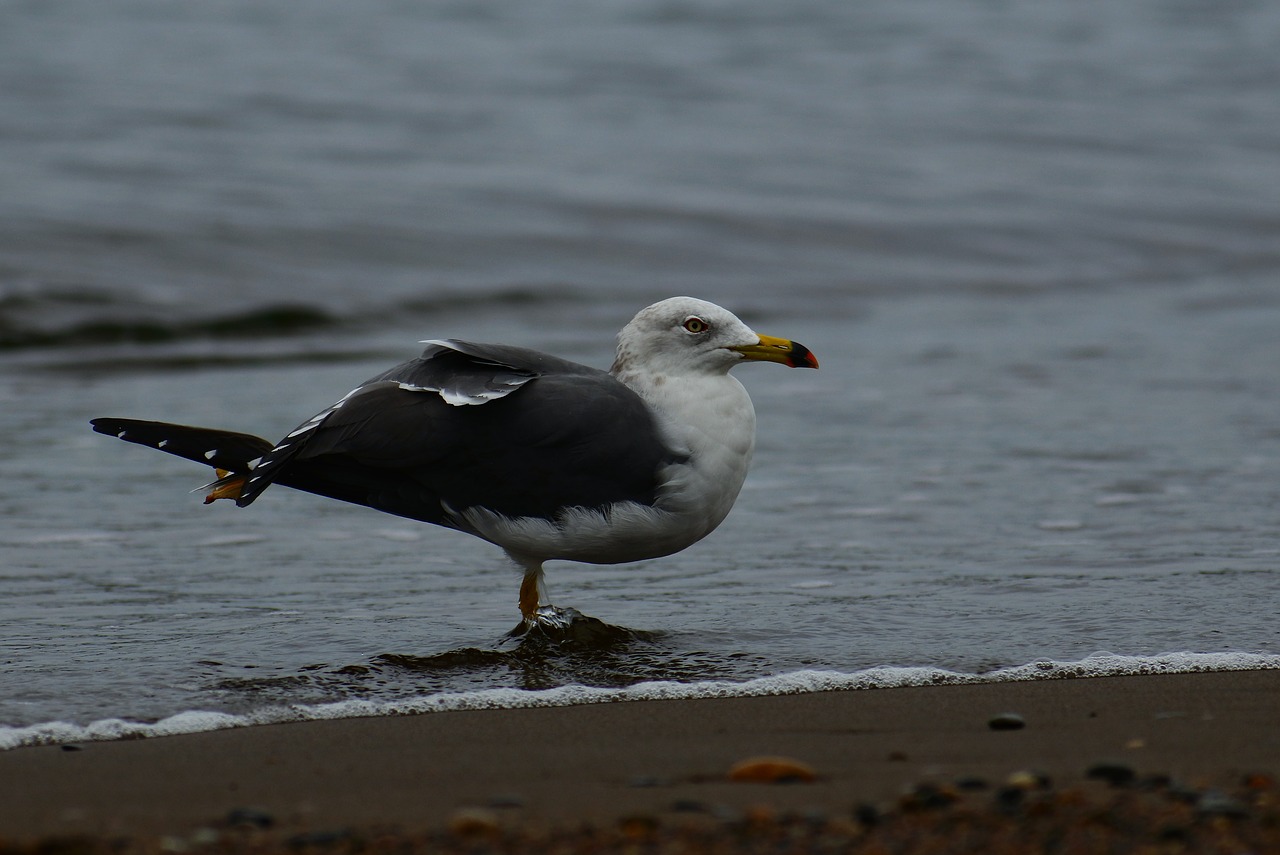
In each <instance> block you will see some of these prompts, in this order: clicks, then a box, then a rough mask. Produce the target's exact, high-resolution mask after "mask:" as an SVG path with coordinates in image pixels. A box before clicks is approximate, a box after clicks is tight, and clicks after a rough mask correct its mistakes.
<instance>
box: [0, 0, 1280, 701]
mask: <svg viewBox="0 0 1280 855" xmlns="http://www.w3.org/2000/svg"><path fill="white" fill-rule="evenodd" d="M1278 39H1280V6H1277V5H1276V4H1272V3H1266V2H1232V3H1218V4H1211V5H1209V4H1190V3H1168V2H1133V3H1125V4H1112V5H1100V4H1078V3H1072V2H1065V0H1063V2H1057V0H1050V2H1043V3H1037V4H1006V3H995V2H976V0H975V2H949V0H948V2H943V0H926V2H917V3H911V4H871V5H868V4H852V3H845V2H836V0H797V2H791V3H787V4H776V3H772V2H750V0H748V2H734V3H725V2H715V1H714V0H685V2H678V0H662V1H661V2H659V0H629V2H621V0H620V2H606V3H600V2H591V3H586V2H550V0H537V1H536V2H525V3H503V2H474V1H473V2H453V3H439V4H412V3H398V2H381V3H375V4H361V5H358V6H357V5H352V4H344V3H338V2H326V1H325V0H313V2H306V3H299V4H288V5H275V6H264V5H262V4H259V3H255V2H249V0H213V2H207V3H201V4H171V3H163V2H141V0H136V1H135V0H118V2H112V3H97V2H88V0H81V2H74V0H73V2H67V3H58V4H52V3H43V2H14V3H6V4H3V5H0V550H2V552H0V592H2V594H3V596H0V725H8V726H22V725H29V724H33V723H38V722H47V721H52V720H69V721H76V722H88V721H92V720H95V719H100V718H105V717H113V716H119V717H125V718H132V719H140V720H150V719H157V718H161V717H164V716H167V715H172V714H174V713H176V712H180V711H182V710H190V709H205V710H224V711H230V712H244V711H251V710H254V709H259V708H262V707H264V706H270V705H277V704H290V703H319V702H325V701H332V700H343V699H353V698H370V699H389V698H398V697H413V696H419V695H423V694H429V693H434V692H469V691H475V690H479V689H486V688H493V687H517V688H531V689H535V688H547V687H553V686H560V685H571V684H582V685H593V686H623V685H629V684H632V683H636V682H639V681H646V680H678V681H696V680H707V679H719V680H729V681H739V680H747V679H751V678H754V677H758V676H764V675H771V674H780V673H785V672H789V671H796V670H803V669H820V670H821V669H829V670H835V671H843V672H855V671H858V670H861V669H865V668H870V667H873V666H877V665H931V666H938V667H943V668H948V669H955V670H959V671H965V672H982V671H987V670H991V669H996V668H1000V667H1005V666H1011V665H1018V664H1022V663H1027V662H1033V661H1038V660H1059V661H1071V660H1076V659H1080V658H1082V657H1086V656H1088V655H1090V654H1092V653H1094V652H1097V651H1112V652H1115V653H1120V654H1130V655H1139V656H1147V655H1155V654H1159V653H1162V652H1170V651H1194V652H1206V653H1215V652H1258V653H1272V654H1274V653H1280V625H1278V624H1277V621H1276V614H1277V611H1278V609H1277V606H1278V605H1280V251H1278V250H1277V247H1278V246H1280V99H1277V98H1276V97H1275V93H1276V91H1277V90H1278V88H1280V58H1278V57H1280V55H1278V54H1277V53H1276V51H1275V50H1274V45H1275V44H1276V43H1277V41H1278ZM677 293H689V294H693V295H696V296H700V297H704V298H706V299H710V300H714V301H716V302H719V303H721V304H723V305H725V306H727V307H729V308H731V309H733V310H734V311H736V312H738V313H739V314H740V315H741V316H742V317H743V318H744V319H745V320H746V321H747V322H748V323H750V324H752V325H753V326H755V327H756V328H757V329H758V330H759V331H761V332H765V333H770V334H774V335H781V336H786V337H789V338H794V339H797V340H799V341H801V342H803V343H804V344H806V345H807V346H808V347H810V348H811V349H812V350H813V351H814V352H815V354H817V356H818V358H819V359H820V360H821V363H822V368H821V370H820V371H817V372H808V371H788V370H786V369H783V368H780V367H778V366H773V365H748V366H744V367H742V368H740V369H738V370H737V374H738V376H739V378H740V379H741V380H742V381H743V382H744V383H745V384H746V385H747V387H748V388H749V390H750V391H751V394H752V396H753V399H754V400H755V403H756V409H757V412H758V415H759V444H758V449H757V457H756V462H755V466H754V468H753V472H752V475H751V477H750V479H749V481H748V484H747V487H746V489H745V490H744V492H743V494H742V496H741V498H740V499H739V502H738V505H737V507H736V508H735V510H734V512H733V513H732V514H731V515H730V517H729V519H728V521H726V522H725V524H724V525H723V526H722V527H721V528H720V529H719V530H718V531H717V532H716V533H714V534H713V535H712V536H711V537H709V538H708V539H707V540H705V541H704V542H703V543H701V544H699V545H697V546H695V547H694V548H691V549H689V550H688V551H686V552H684V553H681V554H679V555H676V556H672V557H669V558H666V559H661V560H655V561H649V562H642V563H638V564H634V565H622V566H616V567H592V566H584V565H574V564H569V563H557V564H553V565H550V566H549V568H548V569H549V582H550V586H551V593H552V597H553V599H554V600H555V601H556V602H557V603H559V604H561V605H566V606H573V607H575V608H577V609H579V610H581V611H582V612H584V613H586V614H589V615H593V616H595V617H598V618H601V619H602V620H605V621H607V622H608V623H609V624H611V625H613V626H615V627H622V628H625V629H626V630H629V632H624V633H619V634H617V635H615V636H611V637H610V638H608V639H604V640H602V641H599V642H598V643H582V644H577V645H574V644H569V645H559V646H557V645H538V644H528V645H524V646H513V645H503V646H499V645H497V643H496V642H497V640H498V638H499V637H500V636H501V635H502V633H503V632H505V631H506V630H507V629H509V628H510V627H511V626H512V625H513V624H514V622H515V619H516V617H517V612H516V608H515V599H516V592H517V588H518V584H519V579H518V573H517V572H516V571H515V570H513V569H512V568H510V567H508V566H507V565H506V564H505V563H504V559H503V558H502V556H501V554H500V552H499V551H498V550H497V549H496V548H494V547H492V546H489V545H488V544H485V543H482V542H480V541H477V540H474V539H471V538H468V537H466V536H464V535H459V534H456V533H453V532H448V531H444V530H440V529H433V528H431V527H429V526H426V525H423V524H418V523H414V522H411V521H407V520H401V519H398V518H395V517H390V516H385V515H379V514H377V513H375V512H373V511H369V510H367V509H362V508H357V507H354V506H347V505H343V504H340V503H336V502H332V501H327V500H323V499H318V498H316V497H313V496H309V495H305V494H301V493H293V492H291V491H288V490H286V489H272V490H270V491H269V492H268V493H267V494H266V495H264V496H263V497H262V498H261V499H260V500H259V501H258V502H256V503H255V504H254V505H253V506H252V507H251V508H249V509H247V510H239V509H236V508H234V507H230V506H228V505H229V503H217V504H215V505H212V506H209V507H204V506H202V504H201V501H200V494H199V493H197V494H194V495H193V494H191V493H190V491H191V490H193V489H195V488H197V487H199V485H201V484H202V483H204V482H205V481H207V480H209V479H210V477H211V475H210V474H209V473H208V472H207V471H205V470H202V469H201V468H200V467H198V466H194V465H192V464H189V463H186V462H184V461H181V460H177V459H174V458H170V457H167V456H165V455H161V454H157V453H155V452H151V451H148V450H146V449H141V448H138V447H136V446H128V445H125V444H123V443H120V442H117V441H115V440H112V439H111V438H109V437H104V436H99V435H96V434H93V433H91V432H90V431H89V428H88V424H87V422H88V419H89V418H92V417H95V416H106V415H124V416H134V417H142V418H155V419H162V420H170V421H178V422H185V423H191V424H204V425H210V426H221V427H228V428H233V429H237V430H243V431H247V432H251V433H258V434H261V435H264V436H266V437H268V438H271V439H276V438H278V437H280V436H283V435H284V434H285V433H287V432H288V431H289V430H290V429H292V428H293V427H294V426H295V425H297V424H298V423H299V422H301V421H303V420H305V419H306V418H307V417H308V416H310V415H311V414H312V413H314V412H316V411H318V410H319V409H321V408H323V407H324V406H326V405H327V404H329V403H330V402H331V401H333V400H335V399H336V398H337V397H340V396H341V395H342V394H344V393H345V392H346V391H347V390H348V389H350V388H351V387H352V386H353V385H355V384H356V383H358V382H359V381H361V380H363V379H365V378H366V377H368V376H370V375H372V374H374V373H376V372H378V371H380V370H381V369H383V368H385V367H387V366H389V365H391V364H394V363H395V362H398V361H401V360H403V359H406V358H409V357H411V356H413V355H415V354H416V353H417V351H418V348H419V346H418V345H417V344H416V342H417V341H419V340H421V339H426V338H439V337H463V338H473V339H480V340H495V341H508V342H513V343H518V344H524V345H530V346H534V347H538V348H541V349H545V350H549V351H552V352H555V353H557V354H559V355H562V356H567V357H569V358H574V359H578V360H581V361H584V362H589V363H591V364H595V365H599V366H607V365H608V363H609V361H610V359H611V349H612V343H613V336H614V334H615V333H616V331H617V329H618V328H619V327H621V326H622V324H624V323H625V322H626V321H627V320H628V319H629V318H630V316H631V314H632V313H634V311H636V310H637V309H639V308H640V307H642V306H644V305H646V304H648V303H650V302H653V301H655V300H657V299H661V298H663V297H666V296H670V295H672V294H677Z"/></svg>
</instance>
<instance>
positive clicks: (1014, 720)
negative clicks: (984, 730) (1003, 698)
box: [987, 712, 1027, 730]
mask: <svg viewBox="0 0 1280 855" xmlns="http://www.w3.org/2000/svg"><path fill="white" fill-rule="evenodd" d="M1026 726H1027V720H1026V719H1024V718H1023V717H1022V716H1020V715H1018V714H1017V713H1012V712H1005V713H1000V714H999V715H994V716H992V717H991V719H990V720H989V721H988V722H987V727H989V728H991V729H992V730H1022V729H1023V728H1024V727H1026Z"/></svg>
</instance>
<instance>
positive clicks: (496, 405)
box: [90, 297, 818, 634]
mask: <svg viewBox="0 0 1280 855" xmlns="http://www.w3.org/2000/svg"><path fill="white" fill-rule="evenodd" d="M422 344H425V345H426V349H425V350H424V351H423V352H422V355H421V356H419V357H418V358H416V359H411V360H409V361H408V362H405V363H402V364H400V365H397V366H396V367H395V368H392V369H390V370H389V371H385V372H383V373H382V374H379V375H377V376H376V377H373V378H371V379H369V380H367V381H366V382H364V383H361V384H360V385H359V386H357V387H356V388H355V389H353V390H351V391H350V392H348V393H347V394H346V395H344V396H343V397H342V398H341V399H339V400H338V401H337V402H336V403H334V404H333V405H331V406H329V407H327V408H325V409H324V410H322V411H321V412H319V413H317V414H316V415H314V416H312V417H311V418H309V419H307V420H306V421H305V422H303V423H302V424H301V425H299V426H298V427H297V428H295V429H294V430H292V431H290V432H289V434H288V435H286V436H285V437H284V439H282V440H280V441H279V442H277V443H272V442H269V441H268V440H265V439H262V438H260V437H257V436H252V435H250V434H244V433H236V432H233V431H228V430H219V429H214V428H202V427H190V426H186V425H177V424H169V423H166V422H155V421H143V420H138V419H125V418H99V419H93V420H92V421H91V422H90V424H91V425H92V426H93V429H94V430H95V431H97V432H98V433H102V434H107V435H112V436H116V437H118V438H120V439H122V440H125V441H126V442H132V443H136V444H138V445H145V446H148V447H150V448H155V449H159V450H160V451H164V452H167V453H169V454H175V455H177V456H179V457H183V458H186V459H188V460H192V461H195V462H196V463H202V464H206V465H208V466H211V467H213V468H214V469H215V470H217V476H218V477H217V480H215V481H214V482H212V483H211V484H207V485H206V488H207V489H209V491H210V492H209V493H208V495H207V497H206V498H205V503H206V504H208V503H210V502H213V501H216V500H218V499H229V500H232V501H234V502H235V503H236V505H238V506H239V507H242V508H243V507H246V506H248V505H250V504H252V503H253V502H254V500H255V499H257V498H258V496H260V495H262V492H263V491H264V490H266V489H267V488H268V487H270V486H271V485H273V484H279V485H281V486H284V487H292V488H294V489H296V490H304V491H306V492H309V493H316V494H318V495H321V496H328V497H330V498H334V499H340V500H342V501H345V502H353V503H355V504H358V505H365V506H367V507H370V508H374V509H375V510H379V511H384V512H386V513H389V514H395V515H397V516H401V517H407V518H409V519H414V520H421V521H423V522H428V523H433V524H435V525H439V526H443V527H445V528H450V529H455V530H457V531H462V532H466V533H468V534H472V535H475V536H476V537H479V538H481V539H483V540H487V541H489V542H490V543H493V544H496V545H497V546H499V547H501V548H502V549H503V550H505V551H506V554H507V555H508V556H510V558H511V560H512V561H514V562H515V563H516V565H518V566H519V567H520V568H521V569H522V570H523V573H524V576H523V580H522V582H521V585H520V598H519V605H520V613H521V617H522V621H521V623H520V624H518V625H517V627H516V629H514V630H512V633H511V634H519V633H521V632H522V631H525V630H527V629H528V628H531V627H533V626H536V625H538V624H539V622H540V621H541V622H546V623H548V624H551V625H555V622H556V620H557V613H560V610H557V609H556V608H555V607H554V606H551V605H550V604H549V602H548V600H547V595H546V586H545V582H544V574H543V564H544V563H545V562H547V561H550V560H553V559H562V560H569V561H579V562H586V563H591V564H620V563H626V562H632V561H642V560H648V559H652V558H659V557H662V556H666V555H671V554H673V553H675V552H679V551H680V550H682V549H685V548H686V547H688V546H690V545H692V544H694V543H696V542H698V541H699V540H701V539H702V538H704V537H706V536H707V535H708V534H710V533H711V532H712V531H713V530H714V529H715V528H716V527H717V526H718V525H719V524H720V523H721V521H723V520H724V518H725V516H726V515H728V513H729V510H730V509H731V508H732V507H733V504H734V502H735V501H736V499H737V497H738V493H739V491H740V490H741V488H742V484H743V481H744V480H745V479H746V475H747V467H748V465H749V464H750V462H751V456H752V452H753V450H754V448H755V427H756V424H755V422H756V419H755V409H754V408H753V407H752V405H751V399H750V397H748V395H747V392H746V390H745V389H744V388H743V387H742V384H741V383H739V382H738V381H737V379H736V378H734V377H732V376H730V374H729V370H730V369H731V368H733V367H734V366H735V365H738V364H739V363H741V362H745V361H758V362H775V363H780V364H782V365H786V366H790V367H792V368H817V367H818V361H817V359H816V358H814V356H813V354H811V353H810V352H809V350H808V348H806V347H804V346H803V345H801V344H798V343H797V342H794V341H788V340H786V339H782V338H774V337H772V336H766V335H760V334H758V333H756V332H754V331H752V330H751V328H750V327H748V326H747V325H746V324H744V323H743V322H742V321H740V320H739V319H738V318H737V317H735V316H734V315H733V314H732V313H731V312H729V311H727V310H726V309H723V308H721V307H719V306H717V305H714V304H712V303H708V302H705V301H703V300H697V299H694V298H692V297H672V298H670V299H667V300H663V301H661V302H659V303H655V304H653V305H652V306H649V307H648V308H646V309H642V310H641V311H640V312H639V313H638V314H636V316H635V317H634V318H633V319H632V320H631V322H630V323H628V324H627V325H626V326H625V327H623V328H622V331H621V332H620V333H619V334H618V349H617V357H616V359H615V360H614V363H613V366H612V368H610V370H609V371H607V372H606V371H602V370H600V369H598V368H592V367H589V366H586V365H580V364H578V363H576V362H570V361H568V360H565V359H560V358H558V357H555V356H551V355H548V354H545V353H540V352H538V351H535V350H528V349H526V348H521V347H512V346H509V345H500V344H479V343H475V342H469V341H459V340H453V339H449V340H430V341H425V342H422Z"/></svg>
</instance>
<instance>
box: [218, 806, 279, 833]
mask: <svg viewBox="0 0 1280 855" xmlns="http://www.w3.org/2000/svg"><path fill="white" fill-rule="evenodd" d="M226 822H227V825H230V826H234V827H238V828H270V827H271V826H273V825H275V824H276V818H275V817H274V816H272V815H271V814H269V813H267V812H266V811H264V810H258V809H257V808H234V809H233V810H231V812H230V813H228V814H227V819H226Z"/></svg>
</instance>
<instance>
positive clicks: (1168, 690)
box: [0, 670, 1280, 846]
mask: <svg viewBox="0 0 1280 855" xmlns="http://www.w3.org/2000/svg"><path fill="white" fill-rule="evenodd" d="M1278 701H1280V670H1259V671H1222V672H1197V673H1185V674H1152V675H1134V676H1112V677H1088V678H1072V679H1052V680H1043V681H1021V682H1000V683H973V684H958V685H943V686H919V687H904V688H887V689H866V690H848V691H830V692H818V693H812V694H797V695H774V696H757V697H735V698H706V699H681V700H638V701H629V702H626V703H597V704H585V705H580V706H564V707H534V708H526V709H504V710H472V711H458V712H437V713H432V714H430V715H409V716H387V717H379V718H351V719H338V720H322V721H307V722H294V723H287V724H272V725H260V726H255V727H246V728H233V729H227V730H214V731H206V732H202V733H194V734H187V735H181V736H167V737H155V738H150V739H143V740H119V741H114V742H90V743H85V744H83V745H79V746H73V747H71V748H68V747H67V746H57V745H54V746H37V747H26V748H15V749H11V750H9V751H7V752H2V753H0V781H2V782H6V783H5V784H4V789H5V791H6V795H5V797H4V799H3V802H4V804H3V807H2V808H0V845H3V844H4V843H5V842H7V843H9V844H11V845H15V846H16V845H18V844H27V843H34V842H36V841H39V840H41V839H49V838H55V837H56V838H68V837H74V838H81V839H88V840H105V839H108V838H110V839H119V838H123V839H129V840H135V841H143V840H147V839H153V840H154V839H156V838H159V837H164V838H165V839H169V840H173V839H179V840H183V841H190V840H196V839H209V840H215V839H223V838H219V835H220V834H225V833H228V829H230V828H234V827H238V826H244V825H246V823H247V825H248V826H250V827H251V830H253V829H254V828H256V831H255V833H262V834H268V835H274V836H276V837H279V838H280V839H282V840H283V839H285V838H296V836H297V835H316V834H321V835H325V834H328V835H334V834H339V833H343V834H347V833H351V832H352V830H354V829H363V830H366V831H368V830H374V829H379V830H383V831H390V832H393V833H395V834H401V835H414V834H431V833H438V832H442V831H448V830H449V829H451V828H452V829H453V830H454V831H455V832H459V833H461V831H465V829H463V828H462V827H461V826H463V825H466V824H467V823H468V822H473V824H474V825H475V826H476V827H477V828H481V827H483V828H487V829H489V831H491V832H493V833H499V832H502V831H503V830H514V829H527V828H529V827H532V826H537V827H541V828H564V827H578V826H581V825H582V824H583V823H588V824H591V825H592V826H598V827H608V828H617V827H620V826H619V823H625V822H627V821H637V822H639V821H640V820H638V819H637V818H644V819H643V822H642V823H641V824H642V826H643V827H645V828H649V827H653V828H666V827H676V826H683V825H687V824H689V823H698V822H703V823H705V822H714V821H720V820H723V821H726V822H728V821H730V820H735V821H740V820H742V818H743V817H750V816H751V815H752V814H751V812H752V811H756V812H757V813H758V812H760V811H765V812H767V813H769V815H770V816H775V817H784V816H790V817H794V816H802V815H803V816H810V817H815V816H819V815H821V816H824V817H829V818H840V819H841V820H842V821H845V822H853V821H854V820H852V819H850V818H851V817H856V816H857V815H858V811H863V812H864V814H865V815H870V814H871V813H874V814H876V815H882V814H886V815H887V814H888V813H892V812H894V811H899V810H902V809H904V808H905V807H909V806H910V800H911V799H912V797H913V796H912V794H913V793H914V794H917V795H918V794H920V793H933V794H935V796H936V794H937V793H945V794H949V795H947V796H946V798H947V799H950V801H949V802H948V804H950V803H952V802H954V803H956V804H966V805H978V806H981V807H983V809H988V808H992V806H993V805H996V802H997V801H998V798H999V797H1000V796H999V794H1000V793H1002V792H1004V791H1005V790H1006V789H1007V788H1008V787H1010V786H1015V787H1022V788H1023V789H1025V790H1026V791H1027V793H1028V795H1029V796H1031V795H1036V796H1037V797H1048V796H1049V795H1055V796H1056V794H1061V793H1067V792H1071V793H1075V794H1078V795H1079V796H1080V797H1081V798H1084V799H1085V800H1086V801H1088V800H1097V799H1102V800H1109V799H1114V798H1115V796H1116V794H1117V793H1119V792H1125V793H1132V792H1136V791H1137V789H1136V788H1137V785H1139V784H1141V785H1142V786H1143V787H1144V788H1145V790H1144V791H1151V792H1156V791H1159V790H1160V788H1161V787H1164V788H1166V789H1167V788H1170V787H1175V788H1181V790H1180V792H1183V793H1184V794H1185V793H1193V792H1200V793H1201V794H1203V793H1215V794H1218V793H1223V794H1225V793H1229V792H1232V791H1233V788H1238V787H1239V786H1242V784H1241V782H1248V781H1252V782H1253V784H1250V785H1248V786H1253V787H1254V788H1255V789H1257V790H1258V791H1259V792H1263V793H1265V794H1269V795H1268V797H1269V798H1270V799H1271V803H1272V804H1273V806H1274V802H1275V801H1276V800H1277V799H1280V792H1276V791H1274V790H1273V789H1272V786H1273V785H1272V784H1271V783H1270V782H1272V781H1274V779H1275V777H1276V776H1277V774H1280V728H1277V727H1276V722H1277V707H1278V703H1277V702H1278ZM1005 713H1012V714H1016V716H1017V717H1018V719H1020V720H1021V721H1022V722H1024V723H1025V726H1023V727H1021V728H1018V729H1009V730H998V729H993V727H992V720H993V718H994V717H996V716H999V715H1001V714H1005ZM1016 721H1017V720H1015V719H1011V720H1010V722H1011V723H1013V724H1016ZM759 756H781V757H786V758H792V759H794V760H795V761H799V762H800V763H802V764H805V765H807V766H808V767H809V768H811V769H812V770H813V771H814V773H815V775H816V780H814V781H812V782H807V783H794V784H790V785H786V786H780V785H778V784H774V783H742V782H736V781H730V780H729V779H728V777H727V776H728V773H729V770H730V768H731V767H733V766H734V764H736V763H738V762H740V761H743V760H745V759H748V758H752V757H759ZM1104 765H1106V766H1109V767H1111V768H1112V769H1118V770H1127V772H1123V771H1116V772H1114V773H1113V774H1114V775H1118V776H1120V777H1124V776H1125V775H1126V774H1128V775H1130V776H1131V779H1130V780H1128V781H1125V782H1124V784H1125V786H1123V787H1121V788H1120V789H1118V790H1117V789H1114V788H1112V787H1111V786H1110V785H1109V784H1108V783H1107V779H1106V778H1105V777H1103V778H1098V777H1096V776H1091V772H1094V773H1096V772H1097V769H1099V768H1101V767H1103V766H1104ZM1020 776H1021V777H1020ZM1113 782H1114V781H1113ZM1037 794H1038V795H1037ZM951 796H955V798H951ZM1004 797H1006V798H1012V796H1009V795H1008V794H1007V793H1006V795H1005V796H1004ZM1214 797H1215V798H1216V797H1217V796H1216V795H1215V796H1214ZM1222 797H1223V798H1227V796H1226V795H1223V796H1222ZM1245 797H1247V794H1246V795H1245V796H1239V795H1236V796H1231V799H1232V800H1233V801H1232V802H1231V803H1232V804H1237V803H1241V802H1240V799H1241V798H1245ZM931 798H932V796H931ZM1019 798H1021V797H1019ZM1187 798H1188V799H1190V801H1189V802H1188V803H1189V804H1192V805H1193V807H1194V802H1195V799H1193V798H1191V796H1187ZM468 817H470V819H468ZM254 818H256V819H254ZM735 818H736V819H735ZM864 818H865V817H864ZM255 823H256V826H255ZM460 824H461V825H460ZM855 824H856V823H855ZM219 829H221V831H219ZM242 830H243V829H242ZM193 835H194V836H193ZM201 835H203V837H201Z"/></svg>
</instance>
